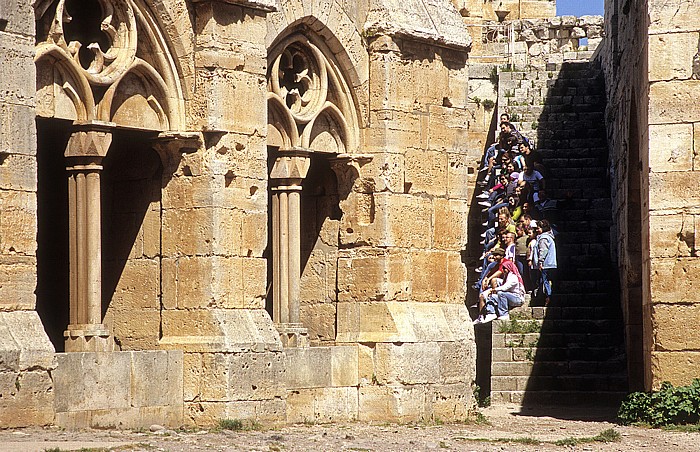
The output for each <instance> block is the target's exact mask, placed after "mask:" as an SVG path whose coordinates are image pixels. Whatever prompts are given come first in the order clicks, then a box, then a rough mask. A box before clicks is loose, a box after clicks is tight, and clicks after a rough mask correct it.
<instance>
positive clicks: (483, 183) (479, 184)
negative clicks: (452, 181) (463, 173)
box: [476, 180, 489, 187]
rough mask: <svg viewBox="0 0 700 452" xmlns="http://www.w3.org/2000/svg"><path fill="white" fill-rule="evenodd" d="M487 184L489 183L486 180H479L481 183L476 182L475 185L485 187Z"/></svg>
mask: <svg viewBox="0 0 700 452" xmlns="http://www.w3.org/2000/svg"><path fill="white" fill-rule="evenodd" d="M488 183H489V181H487V180H481V181H479V182H477V183H476V185H478V186H479V187H486V185H488Z"/></svg>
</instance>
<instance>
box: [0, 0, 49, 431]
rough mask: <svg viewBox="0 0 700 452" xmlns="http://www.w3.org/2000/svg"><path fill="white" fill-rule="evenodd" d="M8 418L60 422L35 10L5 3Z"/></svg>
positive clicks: (2, 126) (0, 244)
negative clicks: (44, 319)
mask: <svg viewBox="0 0 700 452" xmlns="http://www.w3.org/2000/svg"><path fill="white" fill-rule="evenodd" d="M0 30H1V31H0V395H1V397H0V424H2V425H3V426H6V427H13V426H21V425H45V424H49V423H51V422H53V418H54V414H53V409H52V405H53V400H54V383H53V381H52V379H51V375H50V372H51V371H52V370H53V369H54V368H55V367H56V360H55V358H54V348H53V346H52V345H51V342H49V339H48V337H47V336H46V333H45V332H44V329H43V327H42V324H41V320H40V319H39V316H38V314H37V312H36V311H35V310H34V309H35V305H36V304H35V298H34V290H35V288H36V252H37V243H36V234H37V205H36V191H37V176H36V168H37V162H36V128H35V126H34V116H35V113H34V106H35V98H34V90H35V87H34V73H35V71H34V62H33V54H34V37H33V36H34V11H33V10H32V7H31V6H30V5H29V4H27V3H25V2H5V3H4V4H3V9H2V10H0Z"/></svg>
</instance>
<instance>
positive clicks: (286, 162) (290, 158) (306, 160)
mask: <svg viewBox="0 0 700 452" xmlns="http://www.w3.org/2000/svg"><path fill="white" fill-rule="evenodd" d="M277 152H278V155H277V158H276V159H275V163H274V165H273V166H272V170H271V171H270V179H273V180H275V179H280V180H283V181H284V180H302V179H304V178H306V175H307V174H308V172H309V167H310V166H311V154H312V151H311V150H309V149H304V148H291V149H280V150H279V151H277ZM287 185H296V184H293V183H290V184H287Z"/></svg>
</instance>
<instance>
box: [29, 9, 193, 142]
mask: <svg viewBox="0 0 700 452" xmlns="http://www.w3.org/2000/svg"><path fill="white" fill-rule="evenodd" d="M97 3H98V4H99V8H98V9H97V10H96V11H97V12H95V13H94V14H92V15H91V14H89V13H85V15H84V16H83V14H84V11H83V9H82V8H81V7H80V3H79V2H76V1H72V0H39V1H38V2H37V3H36V4H35V13H36V19H37V24H38V26H37V42H38V44H37V46H36V54H35V62H36V64H37V67H40V68H41V69H42V70H41V74H48V73H50V74H53V76H52V77H50V76H48V75H46V76H43V77H42V76H40V77H38V80H37V102H38V104H39V105H40V106H41V108H39V109H38V112H39V115H41V116H47V117H57V118H62V119H72V120H77V121H89V120H93V119H94V120H99V121H104V122H114V123H116V125H118V126H124V127H137V128H142V129H147V130H159V131H167V130H180V129H182V128H183V127H184V125H185V120H184V117H185V104H184V92H183V89H182V77H180V75H179V73H178V66H177V64H176V60H177V59H176V58H175V57H174V56H173V55H172V54H171V52H170V48H169V45H168V42H167V41H166V38H165V36H166V35H165V33H163V32H162V30H161V29H160V26H159V24H158V22H157V21H156V19H155V18H154V17H153V16H152V14H151V12H150V10H149V8H148V7H147V5H146V4H145V3H144V2H143V1H142V0H125V1H118V0H98V2H97ZM71 9H72V11H71ZM71 14H73V15H75V16H76V17H75V18H74V17H71ZM98 15H99V16H98ZM76 21H80V22H81V24H82V26H83V28H82V29H81V32H80V33H76V32H75V31H74V30H73V29H72V28H70V27H68V26H67V24H70V23H72V22H76ZM64 25H66V26H65V27H64ZM83 41H84V42H83ZM59 82H64V83H63V84H61V83H59ZM64 94H65V96H67V97H68V98H70V99H71V100H72V101H73V105H74V110H75V112H73V111H71V110H70V109H68V110H66V109H65V108H60V106H61V105H60V104H61V103H63V104H64V105H65V98H64V97H65V96H64ZM115 99H116V104H115ZM130 105H131V106H133V108H134V110H133V111H134V112H135V113H136V110H139V109H141V108H145V109H147V110H148V111H147V113H146V114H144V115H141V114H135V115H133V116H129V115H126V114H116V113H117V112H118V111H119V109H120V108H121V110H124V109H125V108H128V107H129V106H130ZM57 106H58V107H59V108H56V107H57ZM141 120H143V121H141Z"/></svg>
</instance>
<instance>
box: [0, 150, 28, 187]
mask: <svg viewBox="0 0 700 452" xmlns="http://www.w3.org/2000/svg"><path fill="white" fill-rule="evenodd" d="M36 171H37V169H36V157H34V156H33V155H23V154H0V189H2V190H18V191H25V192H36V184H37V179H36V177H37V176H36Z"/></svg>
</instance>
